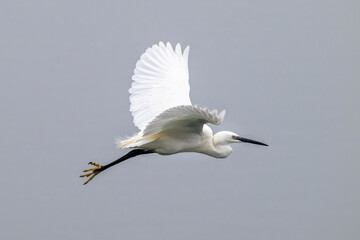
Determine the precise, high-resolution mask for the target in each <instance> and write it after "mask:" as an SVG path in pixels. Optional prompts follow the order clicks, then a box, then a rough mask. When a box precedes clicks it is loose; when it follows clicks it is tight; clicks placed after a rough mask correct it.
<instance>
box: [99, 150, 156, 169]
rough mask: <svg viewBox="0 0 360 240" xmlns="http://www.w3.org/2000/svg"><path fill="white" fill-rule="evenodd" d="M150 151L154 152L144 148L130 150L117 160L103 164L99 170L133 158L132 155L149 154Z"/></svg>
mask: <svg viewBox="0 0 360 240" xmlns="http://www.w3.org/2000/svg"><path fill="white" fill-rule="evenodd" d="M148 153H154V151H150V150H142V149H134V150H132V151H130V152H128V153H127V154H126V155H124V156H122V157H121V158H119V159H118V160H115V161H113V162H111V163H109V164H107V165H104V166H102V167H101V168H100V169H99V170H100V172H102V171H104V170H106V169H108V168H109V167H112V166H114V165H116V164H118V163H121V162H123V161H125V160H128V159H129V158H132V157H136V156H138V155H142V154H148Z"/></svg>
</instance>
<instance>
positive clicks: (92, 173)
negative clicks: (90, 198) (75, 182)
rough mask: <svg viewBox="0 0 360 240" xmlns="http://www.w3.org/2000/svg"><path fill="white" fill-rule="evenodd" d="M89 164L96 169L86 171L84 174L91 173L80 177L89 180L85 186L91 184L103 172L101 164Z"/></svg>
mask: <svg viewBox="0 0 360 240" xmlns="http://www.w3.org/2000/svg"><path fill="white" fill-rule="evenodd" d="M88 164H89V165H93V166H95V167H93V168H89V169H86V170H84V171H83V172H89V173H85V174H83V175H80V177H87V178H89V179H88V180H87V181H86V182H84V185H85V184H87V183H88V182H90V181H91V180H92V179H93V178H94V177H95V176H96V175H98V174H99V173H100V172H101V171H102V169H101V168H102V166H101V165H100V164H97V163H93V162H89V163H88Z"/></svg>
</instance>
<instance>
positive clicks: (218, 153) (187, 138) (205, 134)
mask: <svg viewBox="0 0 360 240" xmlns="http://www.w3.org/2000/svg"><path fill="white" fill-rule="evenodd" d="M219 137H220V136H219V135H218V136H216V135H215V136H213V131H212V130H211V128H210V127H209V126H208V125H206V124H204V126H203V130H202V132H201V133H200V134H198V133H196V132H193V131H187V132H177V131H172V132H169V133H166V134H164V135H163V136H161V137H159V138H158V139H157V140H155V141H153V142H151V143H148V144H144V145H142V146H140V147H139V148H141V149H145V150H154V151H155V152H157V153H159V154H162V155H170V154H175V153H180V152H198V153H203V154H206V155H209V156H212V157H216V158H226V157H227V156H229V155H230V153H231V152H232V149H231V147H230V145H228V144H225V145H224V144H220V143H217V144H215V142H216V141H218V138H219Z"/></svg>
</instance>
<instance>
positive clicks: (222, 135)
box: [214, 131, 268, 146]
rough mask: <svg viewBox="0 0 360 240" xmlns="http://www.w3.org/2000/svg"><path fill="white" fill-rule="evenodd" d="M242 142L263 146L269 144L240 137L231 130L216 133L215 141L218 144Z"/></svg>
mask: <svg viewBox="0 0 360 240" xmlns="http://www.w3.org/2000/svg"><path fill="white" fill-rule="evenodd" d="M241 142H245V143H252V144H257V145H262V146H268V145H267V144H265V143H262V142H258V141H255V140H251V139H248V138H244V137H240V136H239V135H237V134H236V133H233V132H229V131H222V132H218V133H216V134H215V135H214V143H215V144H216V145H217V144H220V145H221V144H229V143H241Z"/></svg>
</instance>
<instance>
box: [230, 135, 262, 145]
mask: <svg viewBox="0 0 360 240" xmlns="http://www.w3.org/2000/svg"><path fill="white" fill-rule="evenodd" d="M235 139H236V140H239V141H241V142H247V143H252V144H257V145H262V146H269V145H267V144H265V143H262V142H258V141H254V140H251V139H247V138H243V137H235Z"/></svg>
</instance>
